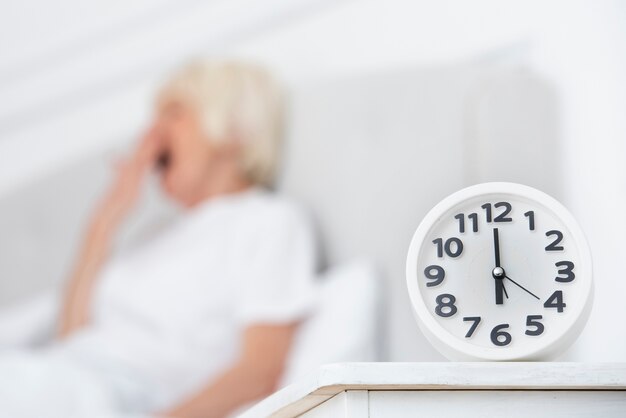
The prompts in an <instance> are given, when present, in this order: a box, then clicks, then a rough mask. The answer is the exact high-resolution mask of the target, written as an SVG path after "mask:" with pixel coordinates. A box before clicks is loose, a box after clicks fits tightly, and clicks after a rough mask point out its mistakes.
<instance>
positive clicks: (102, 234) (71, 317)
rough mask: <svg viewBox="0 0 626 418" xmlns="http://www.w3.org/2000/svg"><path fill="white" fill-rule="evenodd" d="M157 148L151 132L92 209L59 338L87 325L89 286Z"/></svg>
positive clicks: (71, 279)
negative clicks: (94, 210)
mask: <svg viewBox="0 0 626 418" xmlns="http://www.w3.org/2000/svg"><path fill="white" fill-rule="evenodd" d="M160 149H161V147H160V143H159V137H158V134H157V132H156V131H155V130H154V129H152V130H150V131H148V132H147V133H146V135H145V136H144V137H143V138H142V140H141V142H140V143H139V146H138V147H137V149H136V150H135V152H134V154H133V155H132V156H131V157H130V158H129V159H128V160H126V161H124V162H123V163H121V164H120V165H119V168H118V172H117V176H116V178H115V180H114V182H113V185H112V186H111V188H110V189H109V191H108V193H107V194H106V196H105V198H104V200H103V201H102V203H101V204H100V206H99V207H98V209H97V210H96V213H95V215H94V217H93V220H92V223H91V226H90V228H89V231H88V234H87V237H86V240H85V242H84V243H83V248H82V251H81V254H80V257H79V258H78V260H77V263H76V265H75V267H74V273H73V274H72V277H71V278H70V280H69V282H68V284H67V291H66V295H65V299H64V304H63V307H62V312H61V318H60V323H59V336H60V337H61V338H63V337H67V336H68V335H70V334H72V333H73V332H74V331H76V330H77V329H79V328H81V327H83V326H84V325H86V324H87V323H88V322H89V314H90V312H91V299H92V293H93V285H94V281H95V278H96V277H97V275H98V272H99V271H100V268H101V266H102V264H103V263H104V261H105V260H106V258H107V255H108V251H109V245H110V243H111V238H112V237H113V234H114V232H115V231H116V230H117V228H118V227H119V225H120V224H121V222H122V221H123V220H124V218H125V217H126V215H127V214H128V212H129V211H130V209H132V207H133V206H134V205H135V203H136V202H137V199H138V197H139V192H140V191H141V186H142V184H143V180H144V178H145V175H146V173H147V172H148V170H149V169H150V168H151V167H152V166H153V165H154V163H155V161H156V158H157V156H158V154H159V151H160Z"/></svg>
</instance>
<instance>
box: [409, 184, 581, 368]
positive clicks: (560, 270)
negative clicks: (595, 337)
mask: <svg viewBox="0 0 626 418" xmlns="http://www.w3.org/2000/svg"><path fill="white" fill-rule="evenodd" d="M406 279H407V285H408V290H409V296H410V299H411V303H412V305H413V309H414V311H415V314H416V317H417V320H418V324H419V325H420V328H421V330H422V331H423V332H424V334H425V335H426V337H427V338H428V340H429V341H430V342H431V343H432V344H433V345H434V346H435V347H436V348H437V349H438V350H439V351H440V352H441V353H442V354H444V355H445V356H446V357H448V358H450V359H453V360H496V361H498V360H499V361H506V360H538V359H548V358H550V357H552V356H554V355H555V354H557V353H558V352H560V351H562V350H564V349H565V348H567V347H568V346H569V345H570V344H571V343H572V342H573V341H574V340H575V339H576V337H577V336H578V335H579V334H580V332H581V331H582V329H583V327H584V325H585V322H586V321H587V318H588V316H589V312H590V310H591V305H592V300H593V284H592V266H591V254H590V251H589V247H588V245H587V241H586V239H585V236H584V234H583V232H582V230H581V229H580V227H579V226H578V223H577V222H576V220H575V219H574V218H573V216H572V215H571V214H570V213H569V212H568V210H567V209H565V207H563V205H561V204H560V203H559V202H557V201H556V200H555V199H553V198H552V197H550V196H548V195H547V194H545V193H543V192H540V191H539V190H536V189H533V188H531V187H527V186H522V185H520V184H513V183H484V184H478V185H475V186H471V187H468V188H466V189H463V190H461V191H458V192H456V193H454V194H452V195H451V196H448V197H447V198H445V199H444V200H443V201H441V202H440V203H439V204H437V206H435V207H434V208H433V209H432V210H431V211H430V212H429V213H428V214H427V215H426V217H425V218H424V219H423V221H422V222H421V224H420V225H419V227H418V228H417V230H416V231H415V234H414V235H413V239H412V241H411V245H410V248H409V253H408V257H407V264H406Z"/></svg>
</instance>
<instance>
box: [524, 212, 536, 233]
mask: <svg viewBox="0 0 626 418" xmlns="http://www.w3.org/2000/svg"><path fill="white" fill-rule="evenodd" d="M524 216H525V217H527V218H528V229H530V230H531V231H534V230H535V211H534V210H529V211H528V212H526V213H525V214H524Z"/></svg>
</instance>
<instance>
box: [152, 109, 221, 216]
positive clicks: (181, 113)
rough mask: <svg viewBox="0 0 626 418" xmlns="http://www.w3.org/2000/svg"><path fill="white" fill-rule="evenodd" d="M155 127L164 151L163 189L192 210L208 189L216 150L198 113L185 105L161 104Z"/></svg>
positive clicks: (159, 163)
mask: <svg viewBox="0 0 626 418" xmlns="http://www.w3.org/2000/svg"><path fill="white" fill-rule="evenodd" d="M155 125H156V126H155V127H156V130H157V132H158V134H159V136H160V139H161V143H162V147H163V149H162V152H161V153H160V157H159V159H158V161H157V165H158V166H159V168H160V170H161V185H162V187H163V189H164V190H165V192H166V193H167V194H168V195H170V196H171V197H172V198H174V199H175V200H177V201H178V202H180V203H182V204H183V205H185V206H191V205H193V204H194V203H196V202H197V201H198V199H199V195H201V194H202V190H203V188H204V187H206V182H207V181H208V177H209V176H210V171H211V166H212V164H213V160H214V159H215V157H216V156H215V154H216V152H215V149H214V147H213V146H212V145H211V142H210V141H209V140H208V138H206V137H205V136H204V133H203V130H202V126H201V123H200V120H199V117H198V115H197V113H196V111H195V110H194V109H193V108H192V107H191V106H189V105H187V104H185V103H182V102H180V101H175V100H169V101H164V102H163V103H161V104H160V105H159V106H158V109H157V115H156V120H155Z"/></svg>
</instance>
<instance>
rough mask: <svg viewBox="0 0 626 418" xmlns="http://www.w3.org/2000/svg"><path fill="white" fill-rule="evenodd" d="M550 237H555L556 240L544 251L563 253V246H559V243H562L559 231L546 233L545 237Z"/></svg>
mask: <svg viewBox="0 0 626 418" xmlns="http://www.w3.org/2000/svg"><path fill="white" fill-rule="evenodd" d="M551 236H555V237H556V239H555V240H554V241H552V242H551V243H550V244H548V246H547V247H546V251H563V246H562V245H559V244H560V243H561V241H563V233H562V232H561V231H557V230H556V229H553V230H552V231H548V232H546V237H551Z"/></svg>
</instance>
